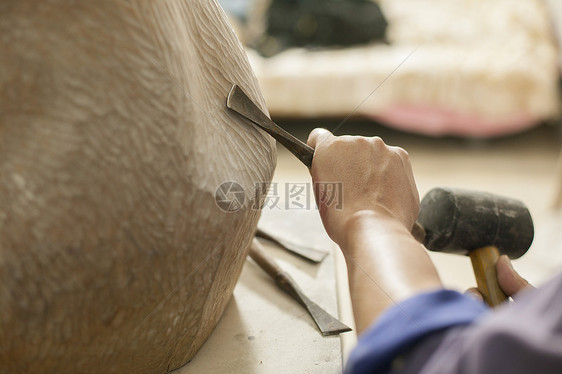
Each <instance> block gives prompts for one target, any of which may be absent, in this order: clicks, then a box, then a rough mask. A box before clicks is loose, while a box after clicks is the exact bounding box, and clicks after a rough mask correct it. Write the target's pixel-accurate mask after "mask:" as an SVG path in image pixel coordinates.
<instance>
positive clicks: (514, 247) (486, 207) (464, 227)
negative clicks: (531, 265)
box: [418, 188, 534, 306]
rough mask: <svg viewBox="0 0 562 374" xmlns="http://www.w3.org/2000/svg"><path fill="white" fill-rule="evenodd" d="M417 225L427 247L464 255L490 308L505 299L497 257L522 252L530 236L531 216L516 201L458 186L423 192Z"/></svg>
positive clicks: (532, 230)
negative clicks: (498, 279)
mask: <svg viewBox="0 0 562 374" xmlns="http://www.w3.org/2000/svg"><path fill="white" fill-rule="evenodd" d="M418 223H419V224H420V225H421V226H423V228H424V229H425V238H424V241H423V243H424V245H425V247H426V248H427V249H429V250H431V251H436V252H447V253H456V254H460V255H467V256H470V258H471V260H472V265H473V268H474V273H475V276H476V281H477V283H478V289H479V291H480V292H481V293H482V294H483V295H484V300H485V301H486V302H487V303H488V304H490V305H492V306H493V305H497V304H499V303H501V302H502V301H504V300H505V299H506V298H507V297H506V296H505V294H504V293H503V292H502V290H501V288H500V286H499V284H498V282H497V274H496V262H497V260H498V258H499V256H500V255H503V254H506V255H508V256H509V257H510V258H512V259H515V258H519V257H521V256H523V255H524V254H525V253H526V252H527V250H528V249H529V247H530V246H531V243H532V241H533V236H534V227H533V220H532V218H531V214H530V213H529V209H527V207H526V206H525V204H523V203H522V202H520V201H518V200H515V199H510V198H506V197H502V196H497V195H493V194H490V193H486V192H479V191H469V190H463V189H452V188H435V189H433V190H431V191H429V192H428V193H427V195H425V197H424V198H423V200H422V202H421V205H420V215H419V217H418Z"/></svg>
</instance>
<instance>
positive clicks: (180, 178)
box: [0, 0, 275, 373]
mask: <svg viewBox="0 0 562 374" xmlns="http://www.w3.org/2000/svg"><path fill="white" fill-rule="evenodd" d="M0 56H1V57H0V373H7V372H10V373H11V372H42V373H46V372H56V373H66V372H68V373H71V372H72V373H77V372H91V373H95V372H100V373H123V372H130V373H162V372H166V371H168V370H171V369H174V368H177V367H179V366H181V365H183V364H184V363H185V362H187V361H188V360H190V359H191V358H192V357H193V356H194V354H195V353H196V352H197V350H198V348H199V347H200V346H201V344H202V343H203V342H204V341H205V340H206V338H207V337H208V335H209V334H210V333H211V331H212V329H213V327H214V326H215V324H216V322H217V321H218V319H219V317H220V315H221V313H222V311H223V309H224V307H225V305H226V303H227V301H228V299H229V298H230V295H231V293H232V289H233V287H234V285H235V283H236V280H237V278H238V276H239V274H240V271H241V267H242V265H243V262H244V258H245V255H246V248H247V246H248V244H249V243H250V241H251V238H252V237H253V232H254V229H255V226H256V224H257V219H258V217H259V211H257V210H255V209H251V205H252V201H251V199H252V198H253V197H254V196H255V194H253V193H252V192H251V191H252V189H253V188H254V184H255V183H256V182H259V181H265V182H269V181H270V180H271V177H272V172H273V169H274V166H275V152H274V144H273V142H272V140H271V139H270V138H269V137H268V135H266V134H265V133H263V132H261V131H258V130H256V129H255V128H253V127H251V126H250V125H248V124H246V123H244V122H243V121H242V120H241V119H240V118H239V117H237V116H236V115H234V114H231V113H229V112H228V111H227V110H226V109H225V98H226V95H227V93H228V89H229V88H230V85H231V83H238V84H239V85H241V86H242V87H243V89H244V90H245V91H246V92H247V93H248V94H249V95H250V96H251V97H252V98H253V99H254V101H256V102H257V103H258V104H259V105H260V107H261V108H262V109H263V110H266V108H265V103H264V100H263V98H262V96H261V93H260V91H259V87H258V84H257V82H256V80H255V77H254V75H253V73H252V71H251V68H250V66H249V64H248V62H247V59H246V56H245V54H244V52H243V50H242V47H241V46H240V44H239V42H238V40H237V39H236V37H235V36H234V34H233V32H232V30H231V28H230V26H229V24H228V21H226V17H225V16H224V14H223V12H222V10H221V9H220V7H219V6H218V5H217V3H216V1H214V0H185V1H180V0H166V1H165V0H142V1H141V0H137V1H133V2H126V1H117V0H103V1H95V2H90V1H82V2H74V1H70V0H63V1H55V0H46V1H40V2H38V1H33V0H8V1H2V2H1V3H0ZM225 181H236V182H237V183H239V184H240V185H241V186H242V187H244V189H245V191H247V198H248V199H247V204H246V205H245V206H244V207H243V208H242V209H241V210H239V211H237V212H234V213H225V212H223V211H221V210H220V209H218V207H217V206H216V204H215V200H214V195H215V191H216V189H217V187H218V186H219V185H220V184H221V183H222V182H225Z"/></svg>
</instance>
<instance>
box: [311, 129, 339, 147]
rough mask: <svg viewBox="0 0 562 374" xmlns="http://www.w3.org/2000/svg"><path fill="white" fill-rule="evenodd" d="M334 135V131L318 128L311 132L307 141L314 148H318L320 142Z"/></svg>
mask: <svg viewBox="0 0 562 374" xmlns="http://www.w3.org/2000/svg"><path fill="white" fill-rule="evenodd" d="M333 136H334V135H332V133H331V132H330V131H328V130H326V129H322V128H316V129H314V130H312V131H311V132H310V135H308V140H307V142H306V143H307V144H308V145H309V146H311V147H312V148H316V146H317V145H318V144H320V143H322V142H323V141H326V140H327V139H329V138H331V137H333Z"/></svg>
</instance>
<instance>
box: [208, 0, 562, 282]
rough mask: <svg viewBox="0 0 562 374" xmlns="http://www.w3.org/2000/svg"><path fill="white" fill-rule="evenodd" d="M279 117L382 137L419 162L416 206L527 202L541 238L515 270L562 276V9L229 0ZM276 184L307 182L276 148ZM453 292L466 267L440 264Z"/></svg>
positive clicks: (488, 1)
mask: <svg viewBox="0 0 562 374" xmlns="http://www.w3.org/2000/svg"><path fill="white" fill-rule="evenodd" d="M219 2H220V3H221V5H222V6H223V8H224V9H225V10H226V11H227V13H228V14H229V15H230V18H231V21H232V25H233V27H234V29H235V31H236V33H237V34H238V36H239V38H240V40H241V41H242V43H243V44H244V45H245V47H246V50H247V53H248V56H249V58H250V61H251V63H252V66H253V68H254V71H255V73H256V76H257V78H258V80H259V82H260V85H261V88H262V91H263V94H264V96H265V99H266V101H267V104H268V108H269V110H270V114H271V116H272V118H273V119H274V120H275V121H277V122H278V123H279V124H280V125H281V126H283V127H285V128H286V129H287V130H288V131H290V132H292V133H293V134H295V135H296V136H298V137H300V138H301V139H302V140H305V139H306V138H307V135H308V133H309V132H310V130H311V129H313V128H314V127H325V128H327V129H329V130H331V131H334V132H335V133H336V134H337V135H343V134H353V135H370V136H372V135H377V136H381V137H382V138H383V139H384V140H385V141H386V142H387V143H388V144H391V145H398V146H401V147H403V148H405V149H406V150H408V152H409V153H410V156H411V159H412V165H413V169H414V174H415V176H416V181H417V183H418V188H419V191H420V196H421V197H423V195H424V194H425V193H426V192H427V191H428V190H429V189H431V188H433V187H436V186H453V187H464V188H469V189H477V190H486V191H489V192H492V193H496V194H501V195H505V196H510V197H514V198H517V199H520V200H522V201H524V202H525V203H526V204H527V205H528V206H529V208H530V210H531V214H532V215H533V218H534V220H535V231H536V235H535V241H534V243H533V246H532V248H531V250H530V251H529V253H528V254H527V255H525V256H524V257H523V258H522V259H520V260H517V261H516V263H515V266H516V267H517V269H518V270H520V271H521V272H522V273H523V274H524V275H525V276H526V277H527V278H528V279H529V280H530V281H531V282H534V283H536V284H540V283H541V282H542V281H544V280H545V279H547V278H548V277H549V276H550V275H552V274H553V273H554V272H556V271H559V270H560V268H561V267H562V208H561V205H562V160H560V157H561V156H560V154H561V138H562V126H561V119H560V118H561V117H560V115H561V98H560V97H561V95H560V89H561V86H562V85H561V78H560V73H561V70H562V54H561V52H560V46H561V40H562V2H560V1H558V0H550V1H547V0H519V1H516V2H515V1H510V0H457V1H449V0H388V1H385V0H382V1H372V0H220V1H219ZM275 180H276V181H277V182H281V183H283V182H291V183H299V182H308V181H309V175H308V170H306V168H305V167H304V166H302V165H301V164H300V163H299V161H297V160H296V159H294V158H293V157H292V156H291V155H290V154H289V153H288V152H287V151H285V150H284V149H282V148H279V158H278V168H277V172H276V175H275ZM432 257H433V259H434V260H435V262H436V264H437V267H438V269H439V272H440V274H441V276H442V278H443V280H444V282H445V283H446V284H447V285H448V286H450V287H453V288H457V289H464V288H467V287H469V286H472V285H473V284H474V278H473V276H472V270H471V267H470V261H468V260H467V259H465V258H461V257H459V258H457V257H455V256H451V255H445V254H432Z"/></svg>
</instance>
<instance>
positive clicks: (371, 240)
mask: <svg viewBox="0 0 562 374" xmlns="http://www.w3.org/2000/svg"><path fill="white" fill-rule="evenodd" d="M346 226H347V227H346V228H347V234H346V238H345V240H344V241H343V242H342V243H340V246H341V247H342V251H343V253H344V256H345V258H346V263H347V269H348V275H349V288H350V293H351V301H352V305H353V312H354V315H355V322H356V327H357V331H358V332H359V333H361V332H362V331H364V330H365V329H366V328H367V327H368V326H369V325H370V324H371V323H372V322H373V321H374V320H375V319H376V318H377V317H378V316H379V315H380V313H381V312H383V311H384V310H386V309H387V308H388V307H390V306H392V305H394V304H396V303H398V302H400V301H402V300H404V299H407V298H409V297H411V296H414V295H415V294H418V293H420V292H423V291H428V290H432V289H437V288H441V287H442V284H441V281H440V279H439V276H438V274H437V271H436V270H435V267H434V266H433V263H432V262H431V260H430V258H429V256H428V254H427V253H426V251H425V249H424V248H423V246H422V245H421V244H420V243H418V242H417V241H416V240H415V239H414V238H413V237H412V235H411V234H410V232H409V231H408V230H407V228H406V227H404V225H403V224H401V223H400V222H399V221H398V220H394V219H391V218H389V217H388V216H381V215H380V214H378V213H376V212H374V211H362V212H358V213H356V214H354V215H353V216H352V218H350V220H349V221H348V223H347V225H346Z"/></svg>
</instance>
